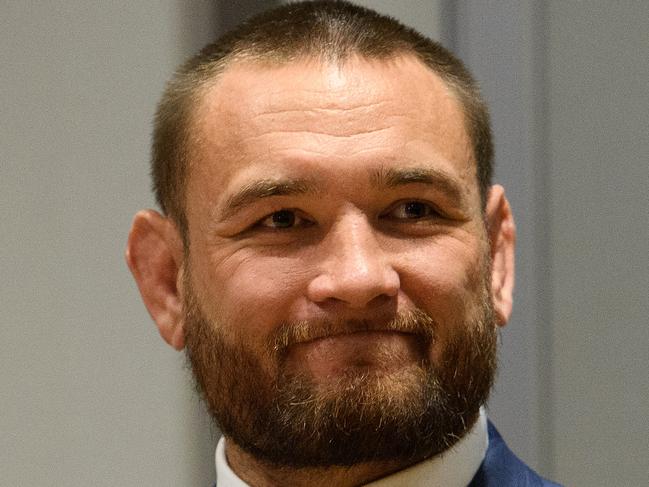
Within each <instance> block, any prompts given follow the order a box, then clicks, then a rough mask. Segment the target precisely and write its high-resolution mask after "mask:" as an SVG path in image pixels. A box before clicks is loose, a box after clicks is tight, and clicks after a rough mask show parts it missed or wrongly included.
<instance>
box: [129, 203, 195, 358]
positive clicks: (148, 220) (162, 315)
mask: <svg viewBox="0 0 649 487" xmlns="http://www.w3.org/2000/svg"><path fill="white" fill-rule="evenodd" d="M126 262H127V264H128V267H129V269H130V270H131V273H132V274H133V277H134V278H135V281H136V283H137V286H138V288H139V289H140V294H141V295H142V300H143V301H144V304H145V306H146V307H147V309H148V311H149V314H150V315H151V317H152V318H153V320H154V321H155V323H156V325H157V326H158V330H159V331H160V335H161V336H162V338H164V339H165V341H166V342H167V343H168V344H169V345H171V346H172V347H174V348H175V349H176V350H182V349H183V348H184V346H185V340H184V330H183V326H184V322H183V310H182V293H181V290H180V289H179V287H178V285H177V283H178V282H179V281H180V276H181V275H182V266H183V249H182V240H181V238H180V235H179V233H178V230H177V228H176V226H175V225H174V223H173V222H172V221H171V220H170V219H169V218H165V217H164V216H162V215H160V214H159V213H158V212H156V211H154V210H142V211H140V212H138V213H137V214H136V215H135V218H134V219H133V225H132V227H131V232H130V234H129V237H128V243H127V247H126Z"/></svg>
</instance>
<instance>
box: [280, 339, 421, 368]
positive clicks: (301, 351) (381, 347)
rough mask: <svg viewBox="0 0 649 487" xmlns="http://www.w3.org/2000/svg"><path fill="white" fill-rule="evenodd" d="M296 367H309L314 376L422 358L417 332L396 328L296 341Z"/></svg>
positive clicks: (293, 358)
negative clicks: (405, 331)
mask: <svg viewBox="0 0 649 487" xmlns="http://www.w3.org/2000/svg"><path fill="white" fill-rule="evenodd" d="M288 358H289V363H291V364H292V367H295V368H299V369H304V368H307V369H308V370H310V371H311V373H312V374H313V375H314V376H317V377H333V376H339V375H341V374H344V373H346V372H348V371H350V370H364V371H370V370H374V371H379V370H383V371H387V370H393V369H398V368H400V367H402V366H404V365H406V364H409V363H415V362H417V363H418V362H419V361H420V360H421V347H420V346H419V345H418V341H417V337H416V335H414V334H412V333H404V332H401V331H394V330H369V331H368V330H364V331H351V332H344V333H335V334H330V335H327V336H323V337H319V338H314V339H311V340H307V341H304V342H301V343H297V344H294V345H292V346H291V347H290V349H289V354H288Z"/></svg>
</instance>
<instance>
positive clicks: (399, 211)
mask: <svg viewBox="0 0 649 487" xmlns="http://www.w3.org/2000/svg"><path fill="white" fill-rule="evenodd" d="M437 214H438V212H437V211H436V210H435V209H434V208H433V207H432V206H431V205H429V204H428V203H424V202H422V201H404V202H402V203H399V204H397V205H396V206H394V207H393V208H392V209H391V210H390V211H389V212H388V213H387V214H386V216H388V217H390V218H395V219H397V220H420V219H423V218H428V217H430V216H431V215H437Z"/></svg>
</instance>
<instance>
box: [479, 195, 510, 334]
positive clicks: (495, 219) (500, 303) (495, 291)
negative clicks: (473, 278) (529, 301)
mask: <svg viewBox="0 0 649 487" xmlns="http://www.w3.org/2000/svg"><path fill="white" fill-rule="evenodd" d="M485 211H486V215H485V218H486V223H487V233H488V237H489V245H490V248H491V297H492V299H493V303H494V309H495V312H496V318H497V320H498V324H499V325H500V326H504V325H505V324H507V321H508V320H509V317H510V315H511V312H512V294H513V292H514V251H515V245H516V226H515V225H514V215H513V214H512V210H511V207H510V206H509V201H507V198H506V197H505V190H504V188H503V187H502V186H500V185H494V186H492V187H491V189H490V190H489V196H488V198H487V207H486V210H485Z"/></svg>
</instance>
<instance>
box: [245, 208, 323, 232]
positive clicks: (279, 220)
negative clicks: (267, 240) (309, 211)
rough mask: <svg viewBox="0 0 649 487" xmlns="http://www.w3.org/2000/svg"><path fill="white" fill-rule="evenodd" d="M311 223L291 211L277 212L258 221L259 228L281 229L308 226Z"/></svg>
mask: <svg viewBox="0 0 649 487" xmlns="http://www.w3.org/2000/svg"><path fill="white" fill-rule="evenodd" d="M310 224H311V222H309V221H308V220H306V219H304V218H302V217H300V216H298V215H297V214H296V213H295V211H293V210H279V211H276V212H274V213H271V214H270V215H268V216H267V217H266V218H264V219H262V220H260V221H259V223H258V225H259V226H261V227H267V228H273V229H282V228H295V227H300V226H308V225H310Z"/></svg>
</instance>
